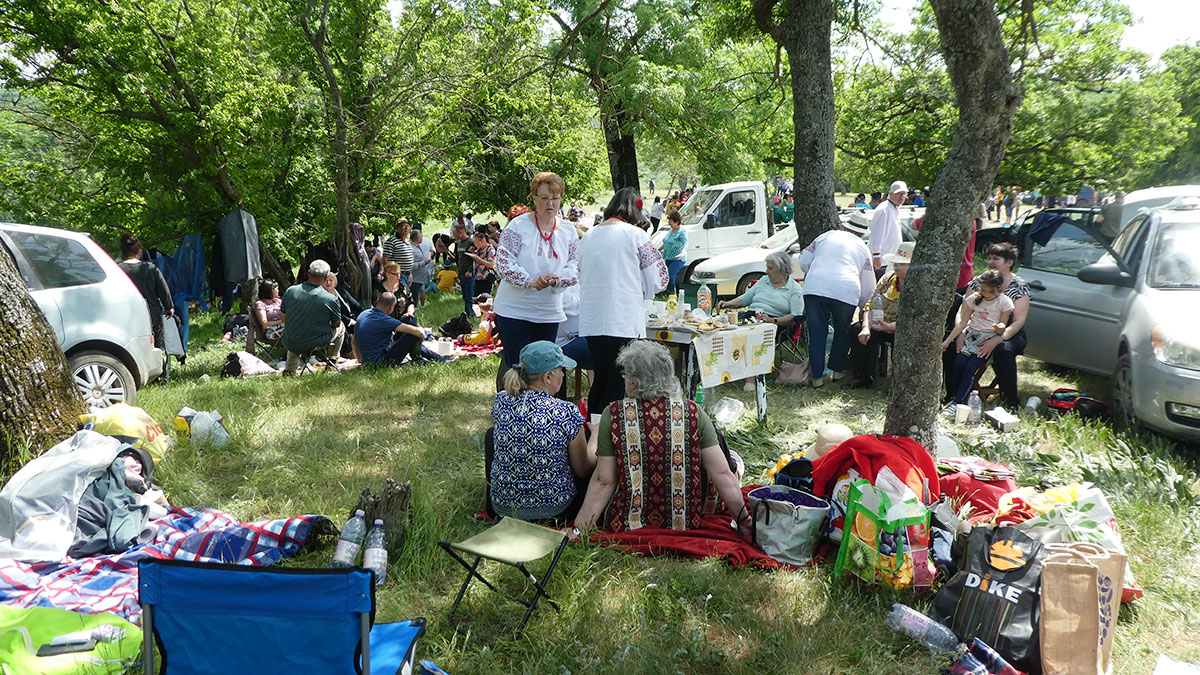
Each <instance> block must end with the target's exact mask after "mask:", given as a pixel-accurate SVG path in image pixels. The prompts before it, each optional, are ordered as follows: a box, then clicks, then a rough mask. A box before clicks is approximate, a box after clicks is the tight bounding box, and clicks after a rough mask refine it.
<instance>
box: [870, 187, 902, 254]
mask: <svg viewBox="0 0 1200 675" xmlns="http://www.w3.org/2000/svg"><path fill="white" fill-rule="evenodd" d="M907 195H908V185H906V184H905V183H904V181H902V180H898V181H896V182H895V183H892V187H891V189H890V190H888V196H887V199H886V200H885V201H884V202H883V203H882V204H880V205H879V206H876V207H875V211H874V212H873V213H872V214H871V228H870V240H869V242H868V244H869V245H870V247H871V265H872V266H874V267H875V269H880V268H882V267H883V256H885V255H890V254H892V253H895V252H896V251H898V250H899V249H900V241H901V239H902V237H901V235H900V208H899V207H900V205H901V204H903V203H904V198H905V197H906V196H907Z"/></svg>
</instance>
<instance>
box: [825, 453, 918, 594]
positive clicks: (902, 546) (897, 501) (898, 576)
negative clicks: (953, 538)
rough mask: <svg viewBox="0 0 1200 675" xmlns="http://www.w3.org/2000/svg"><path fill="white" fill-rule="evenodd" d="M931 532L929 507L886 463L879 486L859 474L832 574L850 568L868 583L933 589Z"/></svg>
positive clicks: (852, 487)
mask: <svg viewBox="0 0 1200 675" xmlns="http://www.w3.org/2000/svg"><path fill="white" fill-rule="evenodd" d="M929 537H930V534H929V508H928V507H926V506H925V504H924V503H923V502H922V501H921V499H920V498H919V497H917V495H916V493H914V492H913V491H912V490H911V489H910V488H909V487H908V486H907V485H905V484H904V483H902V482H900V480H899V479H898V478H896V476H895V474H893V473H892V470H891V469H890V468H888V467H884V468H883V469H882V470H880V472H879V474H878V476H876V479H875V485H871V483H870V482H868V481H866V480H861V479H860V480H857V481H855V482H854V483H853V484H852V485H851V486H850V496H849V499H848V501H847V507H846V530H845V533H844V535H843V536H842V543H841V546H840V547H839V548H838V556H837V562H836V563H835V564H834V568H833V576H834V578H835V579H837V578H840V577H841V575H842V573H843V572H846V571H848V572H850V573H851V574H853V575H854V576H856V577H858V578H860V579H862V580H863V581H866V582H867V583H876V582H879V583H884V584H887V585H888V586H891V587H892V588H915V589H917V590H921V589H925V588H929V586H930V585H931V584H932V583H933V572H934V570H933V563H932V561H931V559H930V552H929V549H930V538H929Z"/></svg>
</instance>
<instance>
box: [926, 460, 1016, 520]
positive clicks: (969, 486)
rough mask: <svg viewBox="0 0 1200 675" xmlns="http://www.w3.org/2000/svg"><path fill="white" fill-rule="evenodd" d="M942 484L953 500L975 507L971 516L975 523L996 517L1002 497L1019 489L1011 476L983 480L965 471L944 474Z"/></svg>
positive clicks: (944, 490)
mask: <svg viewBox="0 0 1200 675" xmlns="http://www.w3.org/2000/svg"><path fill="white" fill-rule="evenodd" d="M941 485H942V492H943V493H944V494H945V495H946V496H948V497H949V498H950V499H951V500H952V501H953V502H955V503H956V504H961V503H963V502H967V503H969V504H970V505H971V506H972V507H973V508H972V510H971V515H970V516H969V520H970V521H971V522H973V523H977V522H981V521H985V520H991V519H992V518H994V517H995V516H996V509H997V508H999V506H1000V498H1001V497H1003V496H1004V495H1006V494H1008V493H1009V492H1012V491H1013V490H1016V489H1017V484H1016V483H1014V482H1013V480H1012V479H1011V478H1005V479H1002V480H995V481H983V480H979V479H978V478H975V477H974V476H972V475H971V474H969V473H967V472H965V471H955V472H954V473H949V474H946V475H945V476H942V477H941Z"/></svg>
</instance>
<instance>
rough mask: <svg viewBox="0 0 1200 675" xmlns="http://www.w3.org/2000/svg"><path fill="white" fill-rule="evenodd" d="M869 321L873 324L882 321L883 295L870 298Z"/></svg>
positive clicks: (877, 294)
mask: <svg viewBox="0 0 1200 675" xmlns="http://www.w3.org/2000/svg"><path fill="white" fill-rule="evenodd" d="M871 321H873V322H874V323H879V322H880V321H883V293H876V294H875V295H873V296H871Z"/></svg>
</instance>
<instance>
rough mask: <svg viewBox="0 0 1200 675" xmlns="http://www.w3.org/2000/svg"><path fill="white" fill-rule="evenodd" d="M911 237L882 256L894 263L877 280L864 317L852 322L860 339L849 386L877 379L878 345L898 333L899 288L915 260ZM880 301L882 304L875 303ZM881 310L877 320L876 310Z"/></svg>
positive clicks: (861, 385)
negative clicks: (852, 377)
mask: <svg viewBox="0 0 1200 675" xmlns="http://www.w3.org/2000/svg"><path fill="white" fill-rule="evenodd" d="M915 246H916V245H915V244H914V243H913V242H911V241H906V242H904V243H902V244H900V248H899V249H898V250H897V251H896V252H895V253H889V254H887V255H885V256H883V262H884V263H885V264H888V265H891V270H889V271H888V272H885V273H884V275H883V276H882V277H880V278H879V283H877V284H875V292H874V293H872V294H871V302H870V303H868V304H867V307H866V309H865V310H864V311H863V313H862V319H861V320H860V321H859V322H858V323H855V324H854V325H853V326H851V329H852V330H853V331H854V332H855V333H856V334H857V335H858V339H857V340H855V341H853V342H851V343H850V372H852V373H853V374H854V379H853V380H852V381H851V382H850V386H851V387H852V388H854V389H862V388H866V387H869V386H871V382H872V380H873V379H874V376H873V375H872V371H873V370H874V369H875V363H876V362H877V361H878V360H879V347H880V345H883V344H890V343H891V342H892V341H893V339H894V338H895V336H896V315H897V314H898V313H899V311H900V291H901V290H902V289H903V288H904V279H905V277H907V276H908V266H909V264H910V263H911V262H912V254H913V248H914V247H915ZM876 302H879V303H880V305H881V306H880V307H876V306H875V303H876ZM876 312H882V315H881V317H880V318H879V319H878V320H876V319H875V318H874V314H875V313H876Z"/></svg>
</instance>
